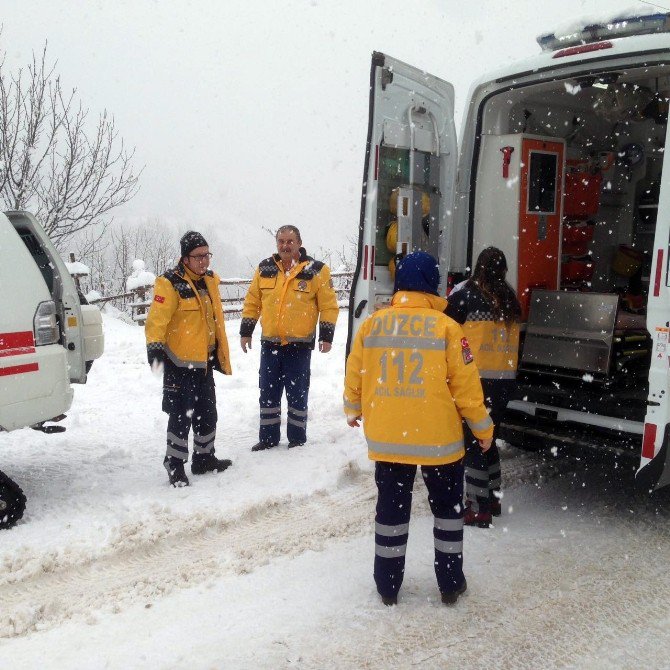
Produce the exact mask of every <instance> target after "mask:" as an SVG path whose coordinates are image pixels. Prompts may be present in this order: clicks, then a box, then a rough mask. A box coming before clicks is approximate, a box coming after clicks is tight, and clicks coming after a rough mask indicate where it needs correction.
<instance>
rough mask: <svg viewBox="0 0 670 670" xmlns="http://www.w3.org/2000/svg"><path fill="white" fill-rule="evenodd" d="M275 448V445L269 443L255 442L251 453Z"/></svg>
mask: <svg viewBox="0 0 670 670" xmlns="http://www.w3.org/2000/svg"><path fill="white" fill-rule="evenodd" d="M276 446H277V445H276V444H270V443H269V442H256V444H254V446H253V447H251V451H265V450H266V449H274V448H275V447H276Z"/></svg>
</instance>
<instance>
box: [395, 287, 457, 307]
mask: <svg viewBox="0 0 670 670" xmlns="http://www.w3.org/2000/svg"><path fill="white" fill-rule="evenodd" d="M391 306H393V307H409V308H411V309H435V310H437V311H438V312H444V310H445V309H447V300H446V298H441V297H440V296H439V295H431V294H430V293H419V292H418V291H397V292H396V293H394V294H393V298H391Z"/></svg>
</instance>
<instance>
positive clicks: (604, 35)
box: [349, 13, 670, 491]
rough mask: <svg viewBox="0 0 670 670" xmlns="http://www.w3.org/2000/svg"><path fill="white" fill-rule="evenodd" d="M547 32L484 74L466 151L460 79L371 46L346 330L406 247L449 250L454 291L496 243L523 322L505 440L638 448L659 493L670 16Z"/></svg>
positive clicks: (445, 253)
mask: <svg viewBox="0 0 670 670" xmlns="http://www.w3.org/2000/svg"><path fill="white" fill-rule="evenodd" d="M538 42H539V43H540V46H541V48H542V52H541V53H540V54H539V55H537V56H535V57H533V58H531V59H529V60H527V61H523V62H521V63H518V64H516V65H514V66H513V67H508V68H505V69H504V70H501V71H499V72H496V73H494V74H491V75H488V76H486V77H483V78H481V79H480V80H479V81H478V82H477V83H475V84H474V86H473V87H472V89H471V91H470V94H469V98H468V101H467V107H466V115H465V117H464V122H463V128H462V137H461V146H460V154H459V153H457V143H456V131H455V127H454V122H453V105H454V93H453V88H452V86H451V85H450V84H448V83H447V82H445V81H442V80H440V79H438V78H437V77H434V76H432V75H429V74H427V73H426V72H424V71H421V70H419V69H417V68H414V67H411V66H409V65H406V64H404V63H401V62H399V61H397V60H394V59H393V58H390V57H388V56H386V55H384V54H380V53H375V54H374V55H373V58H372V70H371V80H370V84H371V89H370V90H371V92H370V119H369V129H368V141H367V153H366V161H365V175H366V177H365V182H364V185H363V199H362V208H361V219H360V226H359V232H360V235H359V243H358V244H359V246H358V263H357V268H356V274H355V279H354V285H353V288H352V292H351V300H350V316H351V318H350V326H349V328H350V332H349V341H350V342H351V337H352V336H353V334H354V333H355V331H356V329H357V327H358V325H359V324H360V322H361V320H362V319H364V318H365V317H366V316H367V315H368V314H369V313H370V311H371V310H372V309H374V308H375V306H376V305H379V304H383V303H385V302H388V300H389V299H390V296H391V293H392V287H393V280H392V273H393V269H394V260H395V258H396V257H397V255H398V254H404V253H407V252H408V251H411V250H414V249H423V250H426V251H428V252H430V253H432V254H434V255H435V256H436V257H438V258H439V261H440V266H441V271H442V277H443V281H444V284H445V285H444V286H443V290H444V293H445V294H447V293H448V291H449V288H450V286H449V285H450V284H453V283H454V282H457V281H460V280H462V279H464V278H465V277H467V276H468V275H469V272H470V268H471V267H472V265H473V263H474V261H475V260H476V258H477V256H478V254H479V252H480V251H481V250H482V249H483V248H485V247H487V246H490V245H493V246H497V247H499V248H501V249H502V250H503V251H504V252H505V255H506V256H507V259H508V265H509V274H508V280H509V281H510V283H511V284H512V285H513V286H514V287H515V288H516V290H517V293H518V296H519V299H520V301H521V303H522V306H523V309H524V321H525V325H524V336H525V338H524V343H523V345H522V350H521V355H520V364H519V394H518V397H516V398H515V399H514V400H512V401H511V402H510V403H509V406H508V411H507V415H506V419H505V421H504V423H503V424H502V426H501V428H502V430H501V437H503V439H505V440H506V441H508V442H510V443H512V444H517V445H519V446H525V447H530V448H534V447H537V446H538V445H543V446H549V445H552V446H553V445H566V444H569V445H573V446H574V445H577V446H578V447H579V448H582V447H587V446H588V447H596V448H607V449H613V450H617V451H620V452H625V453H634V454H636V455H637V456H638V457H639V469H638V471H637V475H636V481H637V483H638V485H639V486H640V487H641V489H643V490H645V491H650V490H653V489H657V488H660V487H662V486H666V485H668V484H670V461H668V441H669V440H670V403H669V400H668V395H669V391H670V387H669V380H668V375H669V372H670V370H669V362H670V357H669V353H670V349H669V347H670V343H669V342H668V339H669V334H670V291H669V288H670V273H669V268H670V258H669V252H670V180H669V179H663V178H662V175H663V172H664V170H666V169H667V174H668V175H670V168H666V166H665V160H666V159H665V146H666V134H667V129H668V100H669V98H670V13H668V14H665V13H663V14H659V13H656V14H647V15H639V16H624V17H618V18H614V19H612V20H608V21H604V22H603V23H602V24H600V23H599V24H592V25H588V26H579V27H574V29H570V30H568V31H566V32H565V33H549V34H547V35H543V36H541V37H540V38H538Z"/></svg>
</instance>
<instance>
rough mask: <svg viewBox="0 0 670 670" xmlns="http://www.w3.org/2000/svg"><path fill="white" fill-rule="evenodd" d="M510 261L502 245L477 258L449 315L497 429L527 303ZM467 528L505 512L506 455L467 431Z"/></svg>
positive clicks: (485, 524) (453, 297) (457, 290)
mask: <svg viewBox="0 0 670 670" xmlns="http://www.w3.org/2000/svg"><path fill="white" fill-rule="evenodd" d="M506 276H507V259H506V258H505V254H504V253H503V252H502V251H501V250H500V249H498V248H496V247H487V248H486V249H484V250H483V251H482V252H481V253H480V254H479V257H478V258H477V263H476V265H475V271H474V273H473V274H472V278H471V279H469V280H468V281H466V282H464V284H463V285H462V286H461V287H460V288H459V287H457V288H455V289H454V290H453V291H452V292H451V294H450V295H449V307H448V308H447V314H448V315H449V316H450V317H451V318H452V319H454V321H458V323H460V324H461V325H462V327H463V332H464V333H465V336H466V337H467V338H468V342H469V343H470V346H471V347H472V352H473V356H474V357H475V363H476V364H477V368H478V370H479V374H480V376H481V379H482V388H483V389H484V396H485V402H486V404H487V406H488V407H489V409H490V412H491V418H492V419H493V422H494V423H495V424H496V426H498V425H500V421H501V420H502V417H503V413H504V411H505V408H506V407H507V401H508V400H509V397H510V395H511V394H512V392H513V391H514V389H515V387H516V368H517V363H518V358H519V321H520V320H521V305H520V304H519V300H518V299H517V297H516V293H515V292H514V289H513V288H512V287H511V286H510V285H509V284H508V283H507V280H506ZM465 433H466V437H465V440H466V445H465V447H466V449H465V451H466V454H465V517H464V518H465V525H466V526H477V527H479V528H488V527H489V526H490V525H491V520H492V517H493V516H499V515H500V514H501V512H502V506H501V504H500V501H501V499H502V491H501V490H500V487H501V478H500V455H499V453H498V448H497V446H496V444H495V439H494V440H493V444H492V446H491V448H490V449H489V450H488V451H487V452H486V453H484V454H483V453H482V452H481V450H480V449H478V448H477V440H476V439H475V438H474V437H473V436H472V434H471V433H470V432H469V431H468V429H467V428H466V430H465Z"/></svg>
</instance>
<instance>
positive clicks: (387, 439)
mask: <svg viewBox="0 0 670 670" xmlns="http://www.w3.org/2000/svg"><path fill="white" fill-rule="evenodd" d="M439 283H440V276H439V272H438V269H437V261H436V260H435V259H434V258H433V257H432V256H430V255H429V254H427V253H424V252H414V253H411V254H409V255H408V256H406V257H405V258H403V259H402V260H401V261H400V262H399V264H398V268H397V270H396V280H395V288H394V295H393V298H392V300H391V306H390V307H388V308H386V309H380V310H379V311H377V312H375V313H374V314H372V315H371V316H370V317H368V318H367V319H366V320H365V321H364V322H363V324H362V325H361V327H360V329H359V330H358V333H357V334H356V337H355V339H354V343H353V346H352V348H351V352H350V354H349V357H348V359H347V367H346V377H345V384H344V385H345V388H344V411H345V414H346V417H347V423H348V424H349V425H350V426H352V427H356V426H358V425H359V420H360V419H361V418H362V419H363V430H364V432H365V438H366V440H367V443H368V456H369V457H370V459H372V460H373V461H376V463H375V481H376V483H377V490H378V496H377V511H376V516H375V563H374V578H375V582H376V584H377V591H378V592H379V595H380V596H381V599H382V602H383V603H384V604H385V605H395V604H396V602H397V598H398V591H399V590H400V586H401V584H402V581H403V574H404V570H405V550H406V547H407V539H408V531H409V519H410V508H411V504H412V488H413V486H414V478H415V475H416V468H417V465H420V466H421V474H422V476H423V480H424V482H425V483H426V487H427V489H428V501H429V503H430V507H431V510H432V512H433V516H434V527H433V536H434V541H435V575H436V577H437V584H438V587H439V590H440V593H441V600H442V602H443V603H444V604H445V605H453V604H454V603H456V601H457V600H458V597H459V596H460V595H461V594H462V593H463V592H464V591H465V590H466V588H467V583H466V581H465V576H464V574H463V456H464V454H465V450H464V446H463V428H462V422H461V417H462V418H464V419H465V421H466V422H467V424H468V426H469V427H470V428H471V430H472V432H473V433H474V434H475V435H476V436H477V438H478V439H479V444H480V447H481V449H482V450H486V449H488V448H489V446H490V445H491V436H492V435H493V423H492V421H491V419H490V417H489V414H488V412H487V411H486V407H485V406H484V397H483V394H482V387H481V384H480V381H479V373H478V371H477V367H476V366H475V363H474V361H473V357H472V354H471V353H470V349H469V347H468V343H467V341H466V339H465V338H464V336H463V331H462V330H461V327H460V326H459V325H458V324H457V323H456V322H455V321H454V320H453V319H451V318H449V317H448V316H447V315H446V314H444V309H445V307H446V301H445V300H444V299H443V298H440V297H438V295H437V291H438V286H439Z"/></svg>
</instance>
